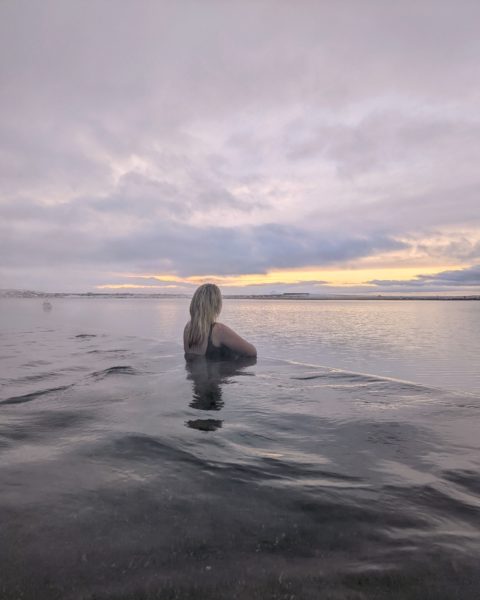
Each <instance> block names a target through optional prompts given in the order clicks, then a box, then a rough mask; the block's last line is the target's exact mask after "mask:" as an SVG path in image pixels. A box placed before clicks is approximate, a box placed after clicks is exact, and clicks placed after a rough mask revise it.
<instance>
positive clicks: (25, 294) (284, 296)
mask: <svg viewBox="0 0 480 600" xmlns="http://www.w3.org/2000/svg"><path fill="white" fill-rule="evenodd" d="M190 297H191V296H190V295H189V294H171V293H166V294H162V293H157V292H153V293H145V292H144V293H141V292H84V293H81V292H79V293H70V292H38V291H32V290H0V298H190ZM223 298H225V299H226V300H229V299H230V300H234V299H237V300H249V299H250V300H480V295H467V296H462V295H457V296H452V295H445V294H435V295H432V296H427V295H423V296H421V295H418V296H408V295H400V294H397V295H396V294H310V293H308V292H284V293H281V294H280V293H270V294H223Z"/></svg>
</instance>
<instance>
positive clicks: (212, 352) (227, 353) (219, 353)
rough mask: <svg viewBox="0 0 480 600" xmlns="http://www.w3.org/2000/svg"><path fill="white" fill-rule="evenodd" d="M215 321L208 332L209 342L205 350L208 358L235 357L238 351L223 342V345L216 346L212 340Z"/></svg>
mask: <svg viewBox="0 0 480 600" xmlns="http://www.w3.org/2000/svg"><path fill="white" fill-rule="evenodd" d="M214 325H215V323H212V324H211V325H210V331H209V333H208V344H207V349H206V351H205V356H206V358H235V357H236V356H237V353H236V352H234V351H233V350H231V349H230V348H229V347H228V346H225V345H224V344H222V345H221V346H214V345H213V342H212V329H213V326H214Z"/></svg>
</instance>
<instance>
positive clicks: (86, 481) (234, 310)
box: [0, 298, 480, 600]
mask: <svg viewBox="0 0 480 600" xmlns="http://www.w3.org/2000/svg"><path fill="white" fill-rule="evenodd" d="M49 302H50V303H51V307H50V306H48V305H45V306H44V304H43V300H42V299H14V298H11V299H0V365H1V371H0V454H1V461H0V490H1V491H0V540H1V542H0V598H1V599H2V600H3V599H8V600H9V599H14V598H22V599H27V600H29V599H32V600H33V599H41V600H43V599H49V600H50V599H53V600H56V599H60V598H61V599H64V598H67V599H72V600H73V599H80V598H82V599H87V598H88V599H90V600H93V599H94V598H95V599H107V598H108V599H113V598H115V599H120V598H122V599H123V598H125V599H127V598H142V599H147V598H152V599H153V598H155V599H172V600H173V599H174V598H175V599H187V598H188V599H192V598H202V599H203V598H205V599H209V600H210V599H213V600H215V599H228V600H230V599H234V598H237V599H240V600H243V599H245V600H247V599H248V600H256V599H259V600H260V599H261V600H265V599H274V598H278V599H285V600H286V599H289V600H290V599H297V600H298V599H308V600H310V599H311V600H317V599H322V600H323V599H332V600H333V599H335V600H337V599H349V600H350V599H351V600H357V599H361V600H363V599H364V600H370V599H384V598H385V599H386V598H388V599H398V600H400V599H402V600H403V599H418V600H425V599H427V598H430V599H432V600H433V599H434V600H442V599H443V600H451V599H454V598H458V599H462V600H464V599H465V600H469V599H472V600H473V599H475V600H477V599H478V597H479V595H478V594H479V590H480V571H479V569H478V565H479V564H480V435H479V434H478V431H479V426H480V369H479V366H480V365H479V356H480V303H479V302H462V301H458V302H436V301H422V302H417V301H413V300H412V301H399V302H388V301H385V302H382V301H379V302H372V301H325V302H323V301H308V300H299V301H296V300H286V301H281V302H279V301H275V300H265V301H260V300H258V301H257V300H225V301H224V310H223V313H222V316H221V318H220V320H223V321H224V322H226V323H228V324H229V325H231V326H232V327H233V328H234V329H236V330H237V331H238V332H239V333H240V334H241V335H242V336H244V337H246V338H247V339H248V340H249V341H251V342H253V343H254V344H255V345H256V347H257V349H258V352H259V356H258V359H257V360H256V361H255V360H243V361H237V362H228V361H226V362H216V363H215V362H207V361H205V360H197V361H195V362H193V363H191V364H190V363H186V362H185V360H184V356H183V348H182V345H181V333H182V330H183V325H184V323H185V322H186V320H187V318H188V300H186V299H161V300H155V299H95V298H82V299H74V298H63V299H51V300H49Z"/></svg>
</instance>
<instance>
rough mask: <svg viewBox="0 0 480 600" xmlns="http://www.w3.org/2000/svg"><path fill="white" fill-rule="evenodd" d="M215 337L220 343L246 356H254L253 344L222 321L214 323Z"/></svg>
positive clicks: (255, 352) (255, 351)
mask: <svg viewBox="0 0 480 600" xmlns="http://www.w3.org/2000/svg"><path fill="white" fill-rule="evenodd" d="M215 329H216V332H215V337H216V338H217V339H218V341H219V342H220V343H221V344H225V346H228V347H229V348H231V349H232V350H235V351H237V352H240V353H241V354H244V355H246V356H256V354H257V350H256V348H255V346H253V344H250V343H249V342H247V340H245V339H243V338H242V337H241V336H240V335H238V333H237V332H236V331H234V330H233V329H232V328H231V327H228V325H225V324H224V323H216V326H215Z"/></svg>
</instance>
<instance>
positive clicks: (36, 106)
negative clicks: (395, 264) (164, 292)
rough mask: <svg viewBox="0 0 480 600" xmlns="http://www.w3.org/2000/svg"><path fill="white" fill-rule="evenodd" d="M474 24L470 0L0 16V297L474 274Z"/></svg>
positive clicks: (479, 244) (44, 9)
mask: <svg viewBox="0 0 480 600" xmlns="http://www.w3.org/2000/svg"><path fill="white" fill-rule="evenodd" d="M479 17H480V6H479V5H478V3H476V2H469V1H468V0H467V1H466V2H463V3H462V6H461V8H459V7H458V6H457V5H455V4H454V3H440V4H439V3H438V2H434V1H433V0H432V1H431V2H430V1H426V2H422V3H420V4H418V3H414V2H406V3H397V4H395V5H392V4H391V3H389V4H388V6H387V5H386V4H385V3H382V2H378V1H376V0H369V1H367V2H363V3H362V6H361V7H360V6H359V4H358V3H357V2H354V1H353V0H352V1H351V2H347V4H346V5H345V3H342V5H341V6H340V5H337V4H335V3H307V4H305V6H302V8H301V9H299V8H298V7H297V6H293V4H292V3H291V2H287V1H280V2H276V1H275V2H273V1H269V0H260V1H259V2H255V3H248V2H247V3H245V2H228V3H222V2H217V1H214V0H206V1H205V2H202V3H201V4H199V3H198V2H196V1H193V0H192V1H190V0H186V1H184V2H181V3H178V2H170V1H165V2H151V1H150V0H140V1H138V2H133V1H132V2H129V1H126V2H121V3H118V2H116V1H114V0H105V1H104V2H101V3H88V4H87V5H86V4H85V3H84V2H81V1H80V0H78V1H77V0H66V1H65V2H57V1H54V0H46V1H45V2H41V3H34V4H32V3H30V2H27V1H25V0H18V1H17V2H5V3H2V4H1V5H0V72H1V73H2V75H1V84H2V111H1V113H0V139H1V145H0V216H1V219H2V221H1V225H0V236H1V238H0V252H1V256H2V270H0V276H1V277H2V280H1V281H0V285H2V286H14V285H21V287H32V286H33V285H34V284H35V286H37V284H40V287H41V282H42V281H45V282H47V281H48V282H49V283H48V285H49V286H55V281H56V282H57V284H56V287H57V289H64V288H65V289H66V288H69V289H70V288H72V286H77V285H82V286H85V288H86V289H91V288H92V287H94V286H95V285H98V284H101V283H105V282H108V281H110V280H111V279H110V278H111V276H112V274H113V273H122V272H132V271H134V272H137V273H145V272H148V273H150V272H153V271H154V270H156V271H159V272H167V273H171V274H180V275H182V276H188V275H231V274H235V273H252V272H255V273H264V272H266V271H268V270H272V269H278V268H302V267H306V266H310V265H314V266H318V267H322V266H328V265H332V264H337V265H339V266H341V265H342V264H344V265H347V263H348V265H349V266H355V265H356V264H359V262H361V261H362V260H363V259H366V258H375V257H376V256H378V257H383V256H384V255H387V254H389V253H390V254H392V253H396V254H395V256H398V260H399V261H402V262H405V261H406V262H408V260H412V261H413V262H415V261H417V262H418V261H422V260H424V261H427V260H428V261H430V263H431V264H432V265H441V266H442V267H443V266H446V265H452V264H458V263H459V261H463V262H464V263H465V264H472V262H474V261H475V260H477V259H478V258H479V253H480V250H479V248H480V234H479V232H480V214H479V212H478V190H479V184H480V181H479V175H478V164H479V160H480V135H479V133H480V131H479V130H480V119H479V117H478V78H477V77H476V73H477V69H478V64H479V59H480V41H479V38H478V35H477V30H476V23H477V22H478V20H479ZM435 236H436V237H435ZM379 260H383V258H382V259H380V258H379ZM413 262H412V264H413ZM39 273H42V274H43V279H41V278H40V276H39ZM73 274H75V276H73ZM419 281H421V280H419ZM433 284H434V282H433V281H432V285H433ZM435 284H438V285H441V284H440V280H438V281H435ZM309 285H310V284H309ZM311 285H314V284H311ZM389 285H390V284H385V286H387V287H388V286H389ZM413 286H414V288H415V287H416V286H418V284H417V283H415V284H413Z"/></svg>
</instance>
